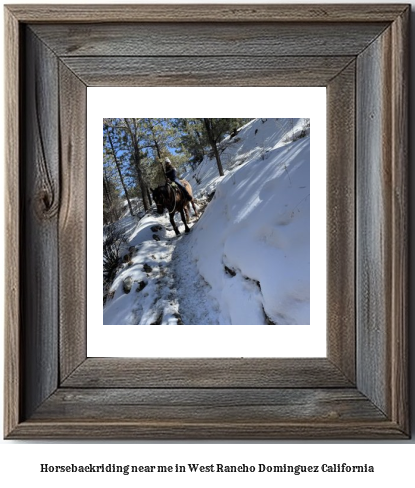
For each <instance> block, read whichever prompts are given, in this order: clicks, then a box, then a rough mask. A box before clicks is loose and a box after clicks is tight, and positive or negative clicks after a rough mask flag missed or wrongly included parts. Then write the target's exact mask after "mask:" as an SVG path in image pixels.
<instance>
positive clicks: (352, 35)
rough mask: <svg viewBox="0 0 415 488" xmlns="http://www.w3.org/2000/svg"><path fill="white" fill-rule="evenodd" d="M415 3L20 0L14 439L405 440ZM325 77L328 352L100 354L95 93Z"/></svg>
mask: <svg viewBox="0 0 415 488" xmlns="http://www.w3.org/2000/svg"><path fill="white" fill-rule="evenodd" d="M409 14H410V7H409V6H408V5H403V4H401V5H388V4H383V5H336V6H333V5H164V6H162V5H123V6H121V5H102V6H97V5H58V6H53V5H36V6H32V7H31V6H27V5H11V6H7V7H6V8H5V21H6V50H7V53H6V63H7V64H6V74H7V77H6V93H7V103H6V110H7V119H6V148H7V149H6V152H7V154H6V170H7V194H6V232H7V239H6V242H7V272H6V273H7V277H6V294H7V295H6V341H5V347H6V368H5V374H6V380H5V424H4V425H5V427H4V435H5V437H6V438H7V439H32V438H38V439H41V438H42V439H46V438H66V439H70V438H76V439H93V438H97V439H205V440H207V439H251V440H252V439H351V438H353V439H367V438H370V439H406V438H408V437H409V435H410V429H409V408H408V391H407V378H408V354H407V345H408V340H407V298H408V284H407V281H408V270H407V161H408V154H407V150H408V113H407V106H408V86H407V83H408V80H407V77H408V67H407V64H408V22H409ZM100 85H116V86H131V85H133V86H175V85H181V86H206V85H217V86H273V85H279V86H284V85H294V86H326V87H327V105H328V110H327V128H328V134H327V135H328V146H327V167H328V172H327V187H328V192H327V212H328V215H327V222H328V227H327V249H328V251H327V267H328V276H327V283H328V294H327V344H328V345H327V357H326V358H321V359H307V358H302V359H278V358H275V359H261V358H257V359H243V358H241V359H223V358H218V359H203V358H200V359H145V358H137V359H127V358H118V359H115V358H113V359H109V358H87V357H86V318H85V317H86V276H85V255H86V253H85V249H86V237H85V235H86V233H85V227H86V222H85V208H86V190H85V168H86V143H87V141H86V135H85V133H86V128H85V117H86V89H87V86H100Z"/></svg>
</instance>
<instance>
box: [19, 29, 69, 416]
mask: <svg viewBox="0 0 415 488" xmlns="http://www.w3.org/2000/svg"><path fill="white" fill-rule="evenodd" d="M25 40H26V57H25V76H26V78H25V100H26V109H25V113H24V121H25V138H24V139H25V142H26V144H25V150H24V161H23V163H22V168H21V171H22V181H23V182H22V194H23V195H24V198H23V202H22V216H21V218H22V248H21V256H20V259H21V263H20V264H21V267H22V271H23V273H24V276H25V279H24V280H23V281H22V303H21V307H22V336H23V355H22V358H21V359H22V360H23V368H24V377H25V380H24V385H25V387H24V415H25V416H27V415H30V414H31V413H32V412H33V410H34V409H36V408H37V407H38V406H39V404H40V403H41V402H42V401H43V400H44V398H46V397H47V396H49V395H50V394H51V393H52V392H53V391H54V390H55V389H56V387H57V385H58V368H57V364H58V330H57V328H56V324H57V323H58V314H59V296H58V282H57V272H56V271H57V269H58V246H57V241H58V209H59V200H60V191H59V180H60V172H59V159H60V153H59V82H58V60H57V58H56V56H54V55H53V53H51V52H50V51H49V49H48V48H46V47H45V45H44V44H42V43H41V42H40V41H39V40H38V39H37V38H36V37H35V36H33V34H32V33H31V32H29V31H26V32H25Z"/></svg>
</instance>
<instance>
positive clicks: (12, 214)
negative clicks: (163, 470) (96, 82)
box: [4, 10, 22, 434]
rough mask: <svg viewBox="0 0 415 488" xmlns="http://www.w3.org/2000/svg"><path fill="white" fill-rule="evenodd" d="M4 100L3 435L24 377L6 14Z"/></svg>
mask: <svg viewBox="0 0 415 488" xmlns="http://www.w3.org/2000/svg"><path fill="white" fill-rule="evenodd" d="M4 15H5V47H6V53H7V54H6V57H5V69H6V73H7V76H6V77H5V90H6V93H7V97H5V110H6V124H5V129H6V134H5V137H6V144H5V149H6V154H5V157H6V161H7V164H6V165H5V172H6V173H5V192H4V195H5V230H6V236H7V239H5V247H6V250H5V254H6V266H5V293H6V296H7V299H6V300H5V335H4V343H5V358H4V373H5V382H4V398H5V406H4V433H5V434H6V433H8V432H10V431H11V430H13V429H14V428H15V427H16V425H18V423H19V419H20V413H19V405H20V404H21V388H22V378H21V370H20V357H21V354H22V351H21V348H20V328H19V324H20V318H21V312H20V287H21V282H20V278H21V270H20V259H19V256H20V228H19V227H20V226H19V215H20V210H21V209H20V203H19V195H20V174H19V172H20V151H21V148H20V123H21V121H20V118H19V116H18V114H19V107H20V101H19V86H20V73H19V59H20V49H21V48H20V45H19V25H18V22H17V21H16V19H15V18H14V17H13V16H12V15H10V13H9V12H8V11H7V10H6V11H5V14H4Z"/></svg>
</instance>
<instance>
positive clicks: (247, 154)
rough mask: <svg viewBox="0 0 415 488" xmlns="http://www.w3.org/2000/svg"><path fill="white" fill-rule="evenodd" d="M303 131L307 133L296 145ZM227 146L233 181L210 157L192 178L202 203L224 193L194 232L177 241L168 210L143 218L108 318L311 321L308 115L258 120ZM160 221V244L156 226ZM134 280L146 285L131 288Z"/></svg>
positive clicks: (226, 160)
mask: <svg viewBox="0 0 415 488" xmlns="http://www.w3.org/2000/svg"><path fill="white" fill-rule="evenodd" d="M300 133H302V135H305V137H301V138H299V139H297V140H295V141H294V142H293V141H292V139H293V138H294V139H296V137H297V136H298V135H299V134H300ZM293 136H294V137H293ZM224 144H225V145H226V146H227V147H226V149H225V150H224V152H223V153H222V161H223V164H224V167H225V176H224V177H219V176H218V170H217V167H216V162H215V160H214V159H212V160H209V159H208V158H207V157H206V158H205V159H204V161H203V162H202V163H201V165H200V166H199V167H198V168H197V170H196V172H195V173H193V174H192V173H188V174H186V175H185V177H186V179H187V180H188V181H189V182H190V183H191V184H192V186H193V189H194V194H195V196H196V198H197V199H199V201H201V202H202V201H203V199H204V198H206V196H208V195H211V194H212V193H213V192H214V191H215V195H214V197H213V199H212V201H211V202H210V203H209V204H208V206H207V208H206V211H205V212H204V214H203V215H202V217H201V218H200V220H199V221H197V222H196V223H194V224H193V225H194V226H193V229H192V232H191V233H190V234H189V235H186V236H181V237H179V238H176V237H175V236H174V233H173V231H172V230H171V229H170V228H169V227H170V224H169V223H168V219H167V216H162V217H161V218H160V217H156V216H155V215H151V216H147V217H145V218H144V219H142V220H141V221H140V222H139V223H138V224H137V227H136V229H135V230H134V231H133V232H132V233H131V235H130V238H129V240H130V242H129V243H128V245H129V246H131V245H132V246H136V251H135V252H134V256H133V257H132V260H131V262H130V264H129V265H128V266H127V265H125V267H124V269H122V270H121V271H120V273H119V274H118V276H117V277H116V280H115V282H114V284H113V286H112V290H113V291H114V297H113V298H112V299H111V300H108V301H107V304H106V306H105V307H104V323H107V324H110V323H113V324H114V323H118V324H123V323H124V324H126V323H137V324H151V323H164V324H175V323H181V321H183V323H186V324H240V325H248V324H265V323H268V324H308V323H309V321H310V137H309V135H308V129H307V128H306V121H305V120H304V119H255V120H253V121H251V122H250V123H249V124H247V125H246V126H245V127H244V128H243V129H242V130H241V131H240V132H239V133H238V135H237V136H236V137H235V138H234V139H228V140H225V141H224ZM179 219H180V217H179V216H177V217H176V220H177V221H179ZM157 223H159V224H161V225H162V227H163V228H162V230H161V231H160V232H159V236H160V238H161V240H160V241H154V240H153V238H152V232H151V231H149V229H150V227H151V226H154V225H156V224H157ZM182 229H183V226H182ZM153 234H154V233H153ZM144 264H147V265H149V266H150V267H151V272H150V273H149V272H145V271H144V270H143V266H144ZM127 277H132V279H133V280H134V281H135V282H136V283H140V282H143V281H145V283H146V287H145V288H144V289H143V290H140V291H139V292H137V293H136V292H135V288H134V289H133V290H132V291H131V292H130V293H129V294H126V293H124V291H123V285H122V284H123V281H124V280H125V279H126V278H127ZM136 286H138V285H136ZM178 321H179V322H178Z"/></svg>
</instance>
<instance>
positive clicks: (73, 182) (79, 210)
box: [58, 62, 86, 381]
mask: <svg viewBox="0 0 415 488" xmlns="http://www.w3.org/2000/svg"><path fill="white" fill-rule="evenodd" d="M59 95H60V99H59V108H60V110H59V118H60V121H59V123H60V127H59V130H60V170H61V174H62V177H61V188H60V194H61V199H60V200H61V201H60V210H59V222H58V239H59V242H58V246H59V326H60V328H59V348H60V354H59V360H60V362H59V374H60V380H61V381H62V380H63V379H64V378H65V377H66V376H68V375H69V374H70V373H71V372H72V371H73V370H74V369H75V368H76V367H77V366H78V365H79V363H80V362H82V361H83V360H84V359H85V358H86V269H85V262H84V259H83V256H85V255H86V215H85V210H86V127H85V112H86V86H85V84H84V83H82V82H81V81H80V80H79V78H77V77H76V76H75V75H74V74H73V73H72V72H71V71H69V70H68V69H67V68H66V66H65V65H64V64H63V63H61V62H60V64H59Z"/></svg>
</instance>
